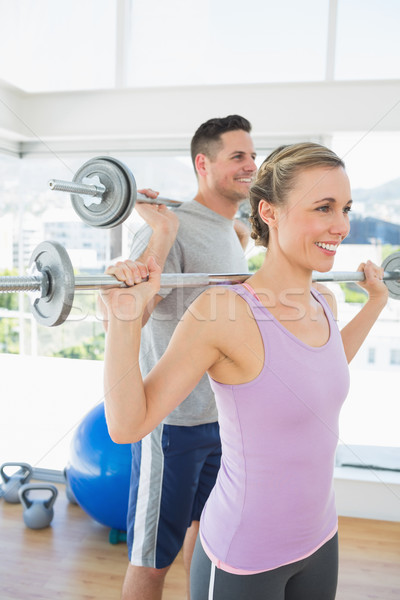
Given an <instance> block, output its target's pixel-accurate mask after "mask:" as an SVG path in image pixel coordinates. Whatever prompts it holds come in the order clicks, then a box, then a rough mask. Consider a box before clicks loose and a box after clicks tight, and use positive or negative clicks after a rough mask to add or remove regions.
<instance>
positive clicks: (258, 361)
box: [103, 143, 388, 600]
mask: <svg viewBox="0 0 400 600" xmlns="http://www.w3.org/2000/svg"><path fill="white" fill-rule="evenodd" d="M250 201H251V206H252V216H251V221H252V225H253V233H252V236H253V237H254V238H255V239H256V241H257V243H259V244H263V245H264V246H266V247H267V252H266V256H265V260H264V263H263V265H262V267H261V268H260V270H259V271H258V272H257V273H255V274H254V275H253V276H251V277H250V278H249V279H248V280H247V281H246V283H245V284H243V285H236V286H231V287H230V286H226V287H223V288H221V287H214V288H209V289H207V290H206V291H205V292H203V293H202V294H201V295H200V296H199V297H198V298H197V299H196V301H195V302H194V303H193V304H192V305H191V307H190V308H189V309H188V311H187V312H186V314H185V316H184V318H183V320H182V321H181V323H180V324H179V325H178V327H177V329H176V331H175V333H174V336H173V338H172V340H171V343H170V345H169V347H168V349H167V351H166V353H165V354H164V356H163V357H162V359H161V360H160V362H159V363H158V364H157V366H156V367H155V368H154V369H153V370H152V371H151V373H150V374H149V375H148V376H147V377H146V380H145V381H144V382H143V381H142V378H141V374H140V369H139V366H138V361H137V357H138V351H139V344H140V329H141V318H142V314H143V311H144V309H145V306H146V304H147V303H148V302H149V300H150V299H151V298H152V297H153V295H154V294H155V293H156V292H157V290H158V286H159V276H160V269H159V268H158V266H157V265H156V263H155V261H154V260H150V261H149V263H148V265H146V266H145V265H141V264H138V263H132V262H130V261H126V262H125V263H118V264H117V265H116V266H115V267H111V268H109V269H108V271H107V272H108V273H109V274H113V275H115V276H116V277H117V278H118V279H121V280H122V281H125V282H127V283H128V284H133V283H135V282H139V281H141V279H142V278H144V277H145V276H146V275H147V274H149V281H148V283H143V284H141V285H139V286H136V287H132V288H130V289H129V290H126V289H125V290H116V289H115V290H112V291H110V292H107V293H105V294H104V295H103V300H104V303H105V305H106V310H107V312H108V317H107V318H108V334H107V341H106V358H105V390H106V401H105V402H106V414H107V423H108V427H109V431H110V435H111V437H112V438H113V439H114V440H115V441H116V442H119V443H127V442H133V441H136V440H139V439H141V438H142V437H144V436H145V435H146V434H147V433H149V432H150V431H151V430H152V429H154V427H156V425H158V424H159V423H160V422H161V421H162V419H163V418H164V417H165V416H166V415H167V414H168V413H169V412H170V411H172V410H173V409H174V408H175V407H176V406H177V405H178V404H179V403H180V402H181V401H182V400H184V398H185V397H186V395H187V394H188V393H189V392H190V391H191V390H192V388H193V387H194V386H195V385H196V383H197V382H198V380H199V379H200V378H201V376H202V375H203V374H204V373H205V372H208V374H209V377H210V380H211V385H212V387H213V390H214V392H215V396H216V401H217V406H218V412H219V423H220V429H221V439H222V462H221V469H220V472H219V475H218V480H217V483H216V485H215V487H214V489H213V491H212V493H211V495H210V497H209V500H208V502H207V504H206V506H205V509H204V511H203V514H202V519H201V526H200V539H199V540H198V542H197V545H196V549H195V553H194V557H193V561H192V569H191V580H192V584H191V598H192V600H207V599H215V600H225V599H226V600H228V599H229V600H236V599H237V600H239V599H245V600H247V599H249V598H251V599H252V600H258V599H260V600H261V599H263V600H294V599H304V598H306V599H307V600H317V599H320V600H331V599H333V598H334V597H335V592H336V582H337V562H338V561H337V516H336V510H335V504H334V495H333V487H332V482H333V466H334V454H335V449H336V444H337V439H338V418H339V411H340V408H341V405H342V403H343V401H344V399H345V397H346V394H347V392H348V387H349V375H348V367H347V364H348V363H349V362H350V361H351V359H352V358H353V357H354V355H355V354H356V352H357V351H358V349H359V348H360V346H361V344H362V342H363V340H364V339H365V337H366V336H367V334H368V332H369V330H370V329H371V327H372V325H373V324H374V323H375V321H376V319H377V318H378V316H379V314H380V312H381V311H382V309H383V307H384V306H385V304H386V302H387V298H388V292H387V288H386V286H385V285H384V283H383V281H382V277H383V270H382V269H381V268H380V267H377V266H376V265H374V264H372V263H371V262H369V261H368V262H367V263H365V264H364V263H363V264H362V265H360V267H359V269H360V270H362V271H364V274H365V281H364V282H362V283H361V284H360V285H361V286H362V287H364V288H365V289H366V290H367V291H368V293H369V298H368V301H367V303H366V304H365V305H364V307H363V308H362V309H361V311H360V312H359V313H358V315H357V316H356V317H355V318H354V319H353V320H352V321H351V322H350V323H349V324H348V325H347V326H346V327H345V328H344V329H343V330H342V331H341V332H340V333H339V331H338V329H337V326H336V323H335V319H336V304H335V300H334V297H333V295H332V294H331V293H330V292H329V290H328V289H327V288H325V287H324V286H322V285H315V284H314V285H313V284H312V271H313V270H316V271H320V272H325V271H329V270H331V269H332V267H333V262H334V257H335V253H336V250H337V248H338V246H339V244H340V243H341V242H342V241H343V240H344V239H345V237H346V236H347V235H348V233H349V229H350V227H349V216H348V213H349V211H350V208H351V193H350V185H349V180H348V177H347V175H346V172H345V169H344V164H343V162H342V161H341V160H340V159H339V157H337V156H336V155H335V154H334V153H333V152H332V151H330V150H329V149H327V148H325V147H323V146H320V145H318V144H311V143H304V144H295V145H292V146H286V147H281V148H278V149H277V150H276V151H275V152H273V153H272V154H271V155H270V156H269V157H268V158H267V159H266V160H265V161H264V163H263V164H262V166H261V168H260V170H259V173H258V176H257V180H256V183H255V185H254V186H253V188H252V190H251V196H250Z"/></svg>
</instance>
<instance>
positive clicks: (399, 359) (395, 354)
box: [390, 348, 400, 365]
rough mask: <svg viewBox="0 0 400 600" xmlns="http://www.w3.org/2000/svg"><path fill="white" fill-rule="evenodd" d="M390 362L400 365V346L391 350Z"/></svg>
mask: <svg viewBox="0 0 400 600" xmlns="http://www.w3.org/2000/svg"><path fill="white" fill-rule="evenodd" d="M390 364H391V365H400V348H392V349H391V350H390Z"/></svg>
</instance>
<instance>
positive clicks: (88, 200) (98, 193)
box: [48, 156, 182, 229]
mask: <svg viewBox="0 0 400 600" xmlns="http://www.w3.org/2000/svg"><path fill="white" fill-rule="evenodd" d="M48 185H49V188H50V189H51V190H54V191H60V192H69V193H70V194H71V202H72V207H73V209H74V210H75V212H76V213H77V215H78V216H79V217H80V218H81V219H82V221H83V222H84V223H86V224H87V225H90V226H91V227H100V228H103V229H109V228H112V227H116V226H117V225H120V224H121V223H122V222H123V221H125V220H126V219H127V218H128V217H129V215H130V214H131V212H132V210H133V209H134V207H135V204H136V202H142V203H145V204H165V205H166V206H169V207H177V206H180V205H181V204H182V202H179V201H178V200H171V199H169V198H160V197H158V198H155V199H153V198H148V197H147V196H144V195H143V194H138V193H137V191H136V181H135V178H134V176H133V173H132V171H131V170H130V169H129V168H128V167H127V166H126V165H125V164H124V163H123V162H121V161H120V160H117V159H116V158H111V157H109V156H98V157H96V158H92V159H91V160H88V161H87V162H86V163H84V164H83V165H82V166H81V167H80V168H79V169H78V171H77V172H76V173H75V175H74V177H73V179H72V181H64V180H62V179H50V181H49V182H48Z"/></svg>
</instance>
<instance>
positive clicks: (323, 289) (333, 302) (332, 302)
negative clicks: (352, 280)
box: [313, 281, 337, 319]
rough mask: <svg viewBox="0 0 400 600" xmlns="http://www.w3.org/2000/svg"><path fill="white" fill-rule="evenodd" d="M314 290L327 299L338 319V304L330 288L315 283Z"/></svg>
mask: <svg viewBox="0 0 400 600" xmlns="http://www.w3.org/2000/svg"><path fill="white" fill-rule="evenodd" d="M313 288H314V289H315V290H316V291H317V292H318V293H319V294H320V295H321V296H322V297H323V298H324V299H325V301H326V302H327V304H328V306H329V308H330V309H331V311H332V313H333V316H334V318H335V319H336V318H337V302H336V297H335V294H334V293H333V292H332V290H331V289H330V288H328V287H327V286H326V285H323V284H322V283H318V282H316V281H315V282H313Z"/></svg>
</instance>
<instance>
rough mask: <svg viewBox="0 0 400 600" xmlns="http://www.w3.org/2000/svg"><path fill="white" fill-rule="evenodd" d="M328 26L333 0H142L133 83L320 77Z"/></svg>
mask: <svg viewBox="0 0 400 600" xmlns="http://www.w3.org/2000/svg"><path fill="white" fill-rule="evenodd" d="M305 16H306V18H305ZM299 23H301V26H299ZM327 29H328V0H303V2H298V1H297V0H281V1H280V2H275V1H271V0H267V1H263V2H260V1H259V0H249V1H248V2H247V3H246V5H245V7H244V5H243V3H242V2H239V0H205V1H204V2H201V3H199V2H196V1H195V0H170V1H169V2H165V1H164V0H153V2H148V1H147V0H137V1H135V2H134V3H133V4H132V21H131V32H132V35H131V49H130V52H129V58H130V68H129V77H128V85H130V86H163V85H168V86H174V85H209V84H229V83H233V84H234V83H259V82H273V81H275V82H276V81H310V80H322V79H323V78H324V76H325V61H326V58H325V54H326V46H327ZM149 32H151V35H150V36H149Z"/></svg>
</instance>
